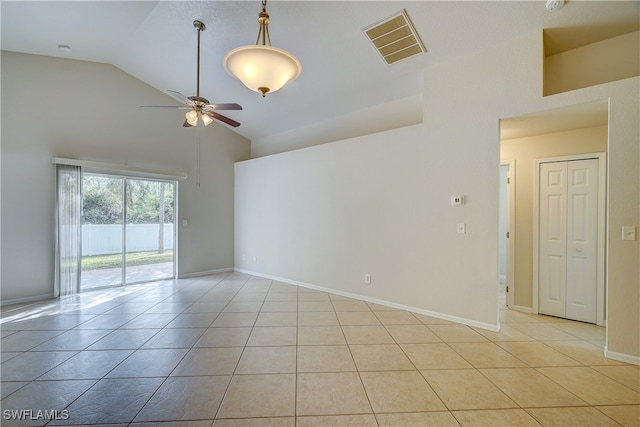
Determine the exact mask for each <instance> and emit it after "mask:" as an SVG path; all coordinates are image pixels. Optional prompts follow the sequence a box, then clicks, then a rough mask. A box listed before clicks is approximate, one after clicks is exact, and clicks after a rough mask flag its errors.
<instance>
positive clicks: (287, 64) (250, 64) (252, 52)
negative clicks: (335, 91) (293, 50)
mask: <svg viewBox="0 0 640 427" xmlns="http://www.w3.org/2000/svg"><path fill="white" fill-rule="evenodd" d="M258 23H260V30H259V31H258V38H257V40H256V44H255V45H249V46H240V47H238V48H236V49H233V50H231V51H229V52H228V53H227V54H226V55H225V56H224V60H223V62H224V68H225V70H227V72H228V73H229V74H231V76H232V77H235V78H236V79H238V80H240V81H241V82H242V84H244V85H245V86H246V87H248V88H249V89H251V90H253V91H255V92H259V93H261V94H262V97H264V96H265V95H266V94H267V92H275V91H277V90H278V89H280V88H282V86H284V85H285V84H287V83H288V82H290V81H292V80H295V79H296V78H297V77H298V76H299V75H300V72H301V71H302V65H301V64H300V61H298V59H297V58H296V57H295V56H293V55H292V54H290V53H289V52H287V51H286V50H283V49H278V48H277V47H272V46H271V37H270V36H269V14H268V13H267V0H262V12H260V14H259V15H258ZM261 40H262V43H261V44H260V41H261Z"/></svg>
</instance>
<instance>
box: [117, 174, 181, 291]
mask: <svg viewBox="0 0 640 427" xmlns="http://www.w3.org/2000/svg"><path fill="white" fill-rule="evenodd" d="M174 187H175V186H174V183H172V182H166V181H151V180H143V179H133V178H126V180H125V283H127V284H131V283H139V282H148V281H152V280H161V279H168V278H173V277H174V276H175V274H174V265H175V263H174V238H173V237H174V205H175V204H174V193H175V191H174V190H175V188H174Z"/></svg>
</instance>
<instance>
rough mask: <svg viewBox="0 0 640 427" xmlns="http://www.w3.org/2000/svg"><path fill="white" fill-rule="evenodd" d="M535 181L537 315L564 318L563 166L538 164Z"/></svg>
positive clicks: (564, 207) (565, 189)
mask: <svg viewBox="0 0 640 427" xmlns="http://www.w3.org/2000/svg"><path fill="white" fill-rule="evenodd" d="M539 179H540V184H539V191H540V196H539V204H540V206H539V212H540V214H539V221H540V225H539V229H538V230H539V234H540V236H539V251H540V255H539V258H538V269H539V272H538V298H539V303H538V311H539V312H540V313H542V314H548V315H551V316H558V317H565V315H566V281H567V268H566V266H567V162H558V163H542V164H541V165H540V172H539Z"/></svg>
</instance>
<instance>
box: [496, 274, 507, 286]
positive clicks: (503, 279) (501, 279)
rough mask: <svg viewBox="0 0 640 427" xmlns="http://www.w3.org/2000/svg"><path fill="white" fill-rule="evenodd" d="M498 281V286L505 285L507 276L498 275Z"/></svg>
mask: <svg viewBox="0 0 640 427" xmlns="http://www.w3.org/2000/svg"><path fill="white" fill-rule="evenodd" d="M498 279H499V280H500V284H501V285H506V284H507V275H506V274H500V275H498Z"/></svg>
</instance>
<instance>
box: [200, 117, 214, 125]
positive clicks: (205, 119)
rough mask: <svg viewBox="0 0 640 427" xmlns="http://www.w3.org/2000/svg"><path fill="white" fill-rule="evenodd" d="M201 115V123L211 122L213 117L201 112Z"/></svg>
mask: <svg viewBox="0 0 640 427" xmlns="http://www.w3.org/2000/svg"><path fill="white" fill-rule="evenodd" d="M201 117H202V123H204V125H205V126H209V125H210V124H211V122H213V119H212V118H211V117H209V115H208V114H202V116H201Z"/></svg>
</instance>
